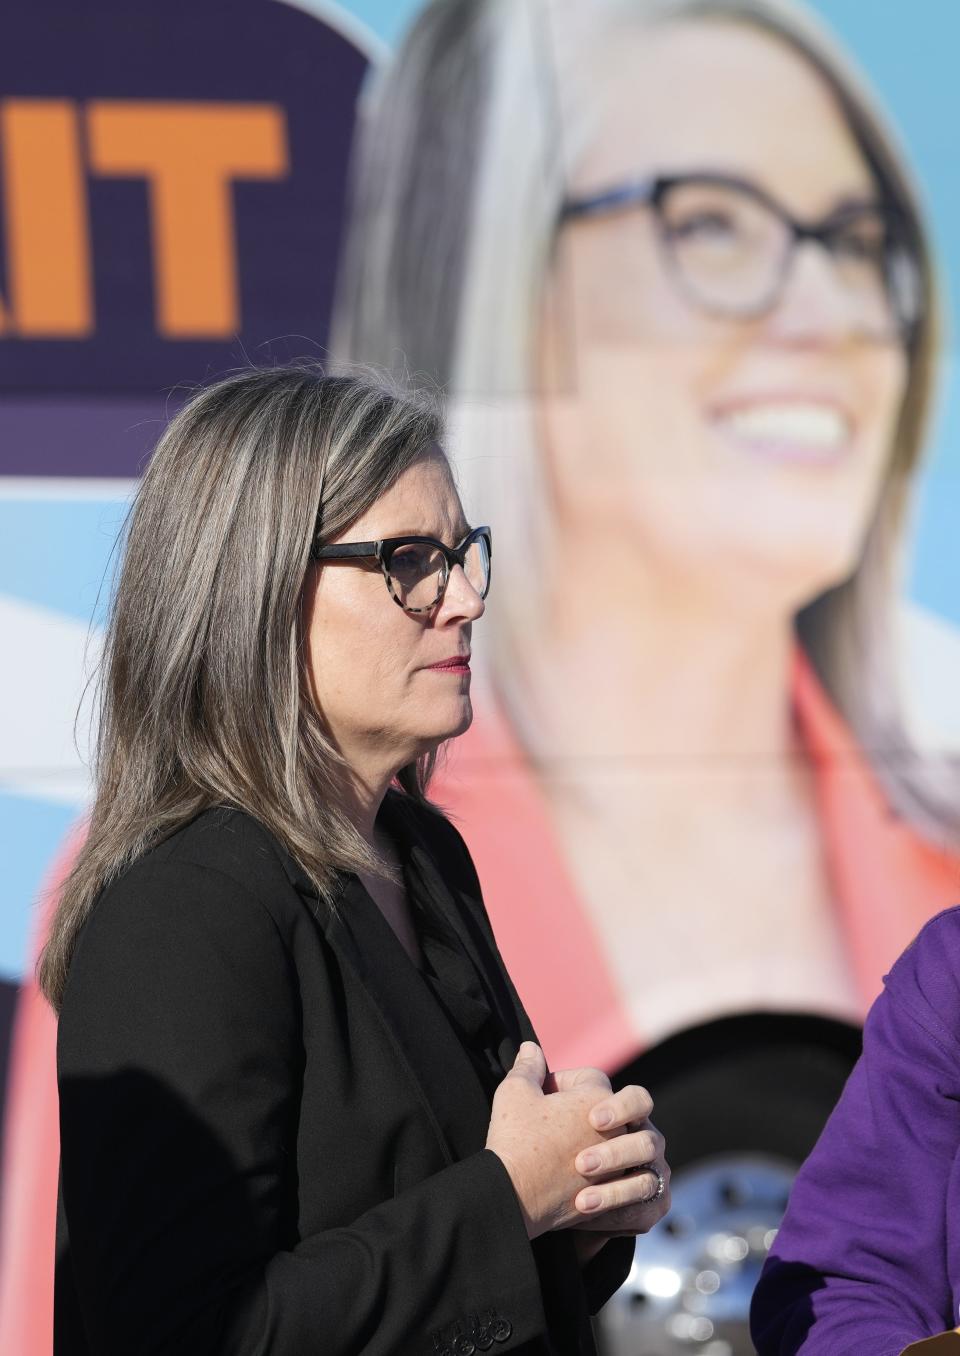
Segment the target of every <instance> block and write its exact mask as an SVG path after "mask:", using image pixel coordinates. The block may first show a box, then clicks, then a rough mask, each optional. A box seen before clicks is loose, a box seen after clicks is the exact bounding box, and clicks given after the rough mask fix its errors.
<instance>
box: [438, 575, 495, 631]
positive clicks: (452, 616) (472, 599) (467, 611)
mask: <svg viewBox="0 0 960 1356" xmlns="http://www.w3.org/2000/svg"><path fill="white" fill-rule="evenodd" d="M485 611H486V603H485V602H484V601H483V599H482V598H481V597H480V594H479V593H478V592H477V590H476V589H475V588H474V587H473V585H472V584H471V583H470V580H469V579H468V578H467V576H466V573H465V571H464V569H463V566H462V565H454V567H453V569H452V570H451V571H450V574H449V576H448V577H447V586H446V588H445V589H444V591H443V597H442V599H441V600H440V618H441V619H442V620H444V621H450V620H460V619H464V618H465V619H466V620H467V621H476V620H477V619H478V618H479V617H482V616H483V614H484V612H485Z"/></svg>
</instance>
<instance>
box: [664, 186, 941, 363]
mask: <svg viewBox="0 0 960 1356" xmlns="http://www.w3.org/2000/svg"><path fill="white" fill-rule="evenodd" d="M659 215H660V221H661V226H662V231H663V238H664V241H665V243H666V245H667V248H668V250H669V253H670V257H671V259H672V261H673V263H674V266H675V268H676V270H677V273H678V276H679V278H680V280H681V282H682V283H683V285H684V287H685V288H686V290H687V291H688V293H689V294H690V296H691V299H692V300H693V301H695V302H698V303H699V304H701V305H703V306H705V307H707V308H709V309H711V310H715V311H717V312H720V313H722V314H728V315H750V314H757V313H759V312H761V311H763V310H765V309H766V308H768V307H769V306H771V305H772V304H773V303H774V302H775V301H776V298H777V295H778V293H779V290H780V288H781V287H782V286H783V283H784V280H785V278H786V275H787V271H788V268H789V266H790V263H791V255H792V252H793V249H794V247H795V245H796V243H797V242H796V239H795V237H794V234H793V231H792V230H791V228H790V226H789V225H788V223H787V222H786V221H785V220H784V219H783V218H782V217H780V216H779V215H778V214H777V213H776V211H774V210H773V209H772V208H771V207H769V206H768V205H767V204H765V203H764V202H762V201H761V200H760V199H758V198H756V197H754V196H753V195H752V194H750V193H748V192H745V191H743V190H741V189H738V188H737V187H736V186H733V185H727V184H710V183H706V182H704V183H697V182H689V183H677V184H673V185H671V186H670V187H669V188H668V189H667V191H666V192H665V193H664V194H663V196H662V198H661V200H660V203H659ZM825 243H826V247H827V249H828V251H829V254H830V259H831V262H832V265H833V269H834V273H835V276H836V279H837V281H838V283H839V284H840V289H841V293H842V296H843V298H844V301H845V304H846V306H847V308H848V318H849V321H850V324H851V326H853V327H854V328H855V329H856V330H857V331H858V332H860V333H863V334H866V335H870V336H876V337H889V336H891V335H894V334H896V333H898V332H899V331H901V330H902V329H903V327H904V325H905V324H908V323H909V322H910V320H911V319H913V318H914V317H911V316H909V315H907V314H905V313H904V312H905V311H907V310H908V309H909V305H910V297H909V296H908V295H907V293H908V292H909V291H910V288H911V285H912V279H911V277H910V276H909V275H910V273H911V264H912V260H911V257H910V255H909V254H908V252H907V250H906V248H905V247H904V246H903V245H901V244H899V243H898V242H897V241H896V240H895V238H894V236H893V234H892V231H891V226H890V223H889V221H888V220H887V219H886V216H885V214H884V212H883V211H882V209H880V208H875V207H870V206H865V207H863V208H862V209H858V210H857V211H856V212H851V213H850V214H848V215H846V216H844V217H843V218H838V220H837V223H836V226H835V227H834V228H832V229H831V230H830V231H829V234H828V235H827V238H826V242H825Z"/></svg>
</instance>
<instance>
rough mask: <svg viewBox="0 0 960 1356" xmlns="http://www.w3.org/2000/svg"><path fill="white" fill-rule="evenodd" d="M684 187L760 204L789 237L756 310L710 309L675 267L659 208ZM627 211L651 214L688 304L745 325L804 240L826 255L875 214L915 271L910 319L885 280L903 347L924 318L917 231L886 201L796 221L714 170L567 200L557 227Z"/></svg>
mask: <svg viewBox="0 0 960 1356" xmlns="http://www.w3.org/2000/svg"><path fill="white" fill-rule="evenodd" d="M686 184H705V185H707V186H710V187H719V188H731V189H734V190H736V191H737V192H740V193H743V194H744V195H745V196H747V197H750V198H752V199H753V200H754V201H755V202H757V203H760V204H761V206H763V207H765V208H766V209H767V210H768V211H769V212H771V213H772V214H773V215H774V216H776V217H778V218H779V220H780V221H782V222H783V224H784V226H786V228H787V230H788V233H789V234H788V247H787V249H786V250H785V251H784V255H783V262H782V263H781V266H780V276H779V278H778V279H777V281H776V283H775V284H774V286H773V287H772V288H771V290H770V293H769V295H768V296H766V297H764V298H763V300H762V301H760V302H758V303H757V304H756V305H755V306H745V307H743V309H738V308H735V307H725V306H719V305H713V304H711V303H710V302H709V301H707V300H706V299H705V298H704V297H702V296H701V295H700V294H699V293H698V292H697V290H696V287H695V286H693V285H691V283H690V282H689V280H688V279H687V278H686V277H685V276H684V272H683V268H682V266H681V265H680V263H679V262H678V260H677V258H676V255H675V253H674V251H673V249H672V248H671V244H670V241H669V239H668V232H667V229H666V222H665V220H664V216H663V211H662V206H663V201H664V199H665V198H666V196H667V195H668V194H669V193H670V191H671V190H672V189H674V188H676V187H677V186H679V185H686ZM629 207H650V208H652V209H653V214H654V219H655V221H656V225H657V239H658V242H659V245H660V249H661V252H662V254H663V257H664V259H665V261H666V264H667V266H668V268H669V269H670V271H671V273H672V274H673V276H674V278H675V279H676V282H677V284H678V286H679V287H680V290H681V292H682V293H683V295H684V296H686V297H687V298H688V300H690V301H691V302H692V303H693V304H694V305H695V306H698V307H699V308H700V309H701V310H703V311H705V312H707V313H708V314H713V315H720V316H726V317H732V318H741V319H745V320H746V319H752V318H756V317H757V316H761V315H764V314H766V313H767V312H768V311H770V310H772V308H773V307H774V306H775V305H776V304H777V301H778V299H779V297H780V295H781V293H782V290H783V287H784V285H785V283H786V280H787V278H788V276H789V273H790V268H791V265H792V263H793V256H794V254H795V252H796V249H797V246H798V245H801V244H803V243H804V242H805V241H813V242H815V243H816V244H818V245H820V247H821V248H822V249H824V250H826V252H827V253H828V254H830V253H831V240H832V238H833V237H835V236H836V235H837V234H838V233H839V232H840V231H841V230H842V229H843V228H844V227H845V226H847V225H849V223H850V222H851V221H853V220H856V218H857V217H859V216H861V215H863V213H864V212H867V211H871V212H876V213H878V214H879V215H880V216H882V217H883V219H884V222H885V224H886V225H887V226H888V228H890V229H891V236H892V238H894V239H895V240H896V241H897V243H898V244H899V245H900V246H901V248H902V250H903V253H904V256H905V257H906V258H907V259H908V260H909V261H910V263H911V265H912V267H913V271H914V276H913V278H912V279H911V283H912V284H913V294H914V297H915V298H916V300H915V305H914V306H913V310H914V312H915V314H912V315H908V314H906V313H905V303H904V298H903V296H902V290H903V289H902V287H899V288H898V286H897V284H896V280H895V279H894V278H892V277H891V275H890V272H889V271H887V272H886V275H885V282H886V288H887V295H888V297H889V300H890V307H891V311H892V313H893V318H894V323H895V325H896V328H897V331H898V333H899V335H900V337H901V339H902V340H903V341H904V342H905V343H910V342H911V340H912V339H913V336H914V334H915V332H916V328H917V326H918V324H919V323H920V321H921V319H922V316H923V311H922V281H921V264H920V251H919V248H918V245H917V242H916V238H915V237H916V232H915V230H914V228H913V227H912V225H911V222H910V220H909V218H908V217H907V216H906V215H905V213H904V212H903V210H902V209H901V208H900V207H899V206H898V205H897V204H896V203H894V202H892V201H891V200H890V199H889V198H883V197H881V198H878V200H877V201H876V202H872V203H867V202H864V203H858V204H856V205H854V206H851V207H848V208H840V209H839V210H838V211H836V212H833V213H831V214H830V215H829V216H827V217H825V218H824V219H823V220H822V221H820V222H810V221H800V220H799V219H798V218H797V217H794V216H793V215H792V214H791V213H790V212H788V211H787V209H786V208H785V207H784V206H783V205H782V204H781V203H779V202H777V201H776V199H774V198H772V197H771V196H770V194H769V193H766V192H764V190H763V189H762V188H761V187H760V186H759V185H758V184H755V183H752V182H751V181H750V180H749V179H741V178H738V177H737V176H736V175H732V174H723V173H720V172H718V171H716V170H699V171H695V172H694V171H690V172H687V173H683V174H657V175H653V176H650V177H645V178H644V177H641V178H636V179H630V180H628V181H627V182H625V183H622V184H615V185H612V186H611V187H610V188H606V189H601V190H599V191H598V192H596V193H591V194H585V195H583V196H581V197H572V198H566V199H564V201H563V203H562V204H561V207H560V214H559V218H558V220H559V224H560V225H562V224H563V223H565V222H567V221H574V220H578V219H581V218H590V217H600V216H606V215H607V214H609V213H612V212H618V211H621V210H623V209H624V208H629Z"/></svg>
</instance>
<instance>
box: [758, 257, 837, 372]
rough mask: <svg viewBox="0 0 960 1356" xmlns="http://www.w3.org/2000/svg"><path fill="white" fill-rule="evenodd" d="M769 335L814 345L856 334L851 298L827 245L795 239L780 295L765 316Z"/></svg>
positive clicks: (833, 341) (788, 341) (782, 339)
mask: <svg viewBox="0 0 960 1356" xmlns="http://www.w3.org/2000/svg"><path fill="white" fill-rule="evenodd" d="M766 329H767V332H768V334H769V335H770V336H771V338H773V339H776V340H779V341H780V342H782V343H785V344H797V345H810V346H814V345H817V344H823V343H836V342H837V341H838V340H843V339H848V338H850V337H851V336H855V335H856V320H855V317H854V313H853V307H852V306H851V299H850V297H849V296H847V295H846V294H845V290H844V285H843V283H842V281H841V279H840V278H839V277H838V275H837V270H836V267H835V265H834V262H833V259H832V258H831V256H830V254H829V252H828V250H827V249H825V248H824V246H823V245H822V244H821V243H820V242H819V241H817V240H804V241H802V242H800V243H798V245H797V248H796V250H795V251H794V254H793V258H792V259H791V261H790V270H789V273H788V274H787V277H786V278H785V279H784V284H783V290H782V292H781V294H780V298H779V300H778V301H777V304H776V305H775V306H774V308H773V309H772V311H771V312H770V313H769V315H768V316H767V322H766Z"/></svg>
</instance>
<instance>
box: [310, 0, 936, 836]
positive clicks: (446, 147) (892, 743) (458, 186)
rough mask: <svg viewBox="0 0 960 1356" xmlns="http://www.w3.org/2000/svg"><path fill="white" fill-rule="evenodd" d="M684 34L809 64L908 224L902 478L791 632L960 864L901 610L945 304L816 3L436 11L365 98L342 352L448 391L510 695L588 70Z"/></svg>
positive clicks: (859, 92) (537, 511)
mask: <svg viewBox="0 0 960 1356" xmlns="http://www.w3.org/2000/svg"><path fill="white" fill-rule="evenodd" d="M685 22H710V23H742V24H747V25H753V26H755V27H758V28H760V29H761V30H762V31H764V32H765V33H768V34H771V35H773V36H774V37H776V38H777V39H778V40H780V41H782V42H784V43H786V44H787V45H788V46H789V47H791V48H792V49H793V50H794V51H796V52H798V53H799V54H800V55H801V56H802V57H803V58H804V59H805V60H806V61H808V62H809V63H810V64H811V66H812V67H813V68H814V69H815V70H816V71H818V72H819V74H820V75H821V77H822V78H823V79H824V81H825V82H826V84H827V85H828V86H829V88H830V89H831V90H832V91H833V93H834V95H835V97H836V99H837V102H838V104H839V107H840V109H841V110H842V112H843V115H844V117H845V119H846V121H847V123H848V125H849V127H850V130H851V133H852V134H853V136H854V138H855V140H856V142H857V144H858V146H859V147H860V149H861V152H862V154H863V156H864V159H865V160H866V162H867V163H868V164H869V166H870V167H871V170H872V172H873V174H874V176H875V178H876V181H877V184H878V187H879V188H880V190H881V191H882V192H883V194H884V195H885V196H886V197H887V198H888V199H889V200H890V201H891V202H892V203H894V204H895V205H896V206H897V207H898V208H899V210H900V212H901V215H902V217H903V219H904V220H905V221H906V222H907V223H908V226H909V230H910V236H911V239H912V241H913V243H914V248H915V252H916V257H917V261H918V264H919V275H920V289H921V293H922V296H921V308H920V309H921V319H920V322H919V323H918V324H917V326H916V327H915V330H914V332H913V334H912V336H911V339H910V342H909V346H908V352H907V357H908V360H909V378H908V383H907V389H906V392H905V396H904V400H903V404H902V407H901V410H900V418H899V427H898V429H897V432H896V436H895V439H894V444H893V446H892V448H891V454H890V457H889V461H888V464H887V471H886V479H885V482H884V484H883V487H882V490H881V493H880V495H879V497H878V500H877V503H876V507H875V511H874V514H873V519H872V522H871V523H870V525H869V529H868V531H867V533H866V537H865V540H864V544H863V549H862V553H861V557H860V560H859V563H858V565H857V567H856V569H855V570H854V571H853V573H852V574H851V575H850V577H849V578H847V579H845V580H840V581H838V582H837V584H836V586H835V587H832V588H830V589H828V590H827V591H825V592H824V593H822V594H821V595H820V596H819V597H817V598H815V599H813V600H812V601H811V602H810V603H809V604H808V605H807V606H805V607H804V608H802V609H801V610H800V612H799V613H798V614H797V616H796V618H795V627H796V633H797V636H798V639H799V642H800V644H801V646H802V648H803V650H804V652H805V653H806V654H807V656H808V657H809V658H810V660H811V661H812V663H813V666H814V669H815V671H816V673H817V675H818V677H819V679H820V681H821V683H822V684H823V686H824V688H825V689H826V691H827V692H828V693H829V695H830V697H831V699H832V701H833V702H834V704H835V705H836V707H837V708H838V710H839V711H840V713H841V714H842V716H843V717H844V719H845V721H846V722H847V724H848V725H849V726H850V727H851V729H852V730H853V731H854V733H855V735H856V737H857V741H858V743H859V745H860V747H861V748H862V749H863V750H864V752H865V754H866V756H867V758H868V759H869V760H870V763H871V765H872V767H873V769H874V771H875V773H876V775H877V776H878V778H879V779H880V781H881V782H882V783H883V785H884V787H885V789H886V792H887V794H888V796H889V798H890V801H891V803H892V804H893V806H894V807H895V808H896V809H897V810H898V811H899V812H900V813H901V814H903V815H904V816H905V817H906V818H907V819H908V820H910V821H912V822H913V823H915V824H916V825H917V827H918V828H920V829H921V830H922V831H923V832H925V834H926V835H927V836H928V837H929V838H931V839H932V840H934V841H935V842H937V843H938V844H940V845H945V846H950V847H953V848H956V847H958V846H960V776H958V773H957V767H956V763H955V760H954V759H952V758H950V757H947V756H944V755H937V754H933V753H931V754H928V753H920V752H919V751H918V750H917V749H916V748H915V746H914V741H913V738H912V736H911V734H910V732H909V729H908V722H907V720H906V717H905V713H904V709H903V705H902V701H901V694H900V691H899V681H898V662H897V653H896V622H895V606H894V605H895V600H896V595H897V591H898V587H899V584H900V571H901V564H902V556H903V542H904V534H905V530H906V527H907V523H908V519H909V506H910V495H911V489H912V482H913V479H914V476H915V472H916V469H917V466H918V463H919V461H920V458H921V456H922V452H923V446H924V441H925V435H926V429H927V424H928V421H929V414H930V409H931V405H932V397H933V388H934V385H935V376H936V371H935V369H936V360H937V354H938V350H939V318H938V304H937V291H938V289H937V286H936V278H935V274H934V270H933V265H932V262H931V258H930V252H929V246H928V233H927V229H926V225H925V222H924V219H923V213H922V210H921V206H920V203H919V199H918V195H917V192H916V190H915V187H914V185H913V182H912V176H911V174H910V172H909V168H908V165H907V162H906V158H905V157H904V155H903V153H902V151H901V149H900V147H899V145H898V143H897V140H896V137H895V136H894V135H893V133H892V131H891V129H890V128H889V126H888V125H887V122H886V120H885V118H884V116H883V114H882V112H881V110H880V109H879V107H878V104H877V102H876V100H875V99H874V98H873V96H872V95H871V93H870V91H869V89H868V88H867V85H866V83H865V82H864V80H863V78H862V77H861V75H860V73H859V72H858V71H857V70H856V69H855V68H854V67H853V65H852V64H851V62H850V60H849V59H848V57H847V56H846V55H845V54H844V53H843V51H842V50H841V49H840V47H839V46H838V44H837V43H836V41H835V40H834V39H833V38H832V37H831V35H830V34H829V33H828V32H827V30H826V29H825V28H824V27H823V26H822V25H821V24H820V23H819V22H818V21H817V20H816V18H815V17H814V16H813V14H812V13H811V12H810V11H809V10H808V9H807V8H805V7H803V6H801V5H799V4H795V3H793V2H792V0H589V3H588V2H587V0H433V3H430V4H427V5H426V6H425V7H424V9H423V10H422V11H421V13H420V15H419V17H418V19H417V21H416V22H415V23H414V25H413V27H412V28H411V30H410V32H409V33H408V34H407V37H406V39H405V40H404V42H403V43H402V45H401V47H400V48H399V50H398V52H397V55H396V57H395V58H394V59H392V60H390V61H388V62H387V63H386V65H385V67H384V69H383V71H382V73H380V75H379V78H378V79H374V80H373V81H372V83H371V86H370V88H369V89H368V90H367V92H366V96H365V101H364V107H363V109H362V128H361V136H360V138H359V142H358V154H357V161H356V173H355V182H354V188H353V219H352V221H351V222H350V224H349V229H348V234H347V255H346V260H345V266H344V268H343V270H342V280H341V286H340V290H339V295H338V298H337V305H336V308H335V318H334V327H333V337H332V341H331V342H332V347H333V350H334V352H336V353H337V354H338V356H340V357H342V358H346V359H350V360H359V361H364V362H377V363H383V364H385V365H388V366H389V365H397V364H400V365H401V367H403V368H404V369H406V370H409V371H411V372H413V373H414V374H416V373H418V372H423V373H425V374H427V375H428V376H429V377H430V379H432V380H433V381H434V382H438V383H440V384H441V385H442V386H443V387H444V389H445V391H446V393H447V395H448V397H449V400H450V423H451V429H450V434H449V444H448V445H449V447H450V450H451V455H452V456H453V457H454V459H455V461H456V462H457V465H458V471H459V478H460V482H461V485H462V488H463V492H464V495H465V497H466V499H467V508H468V512H470V511H472V510H473V509H474V508H475V509H476V510H477V511H478V512H480V513H482V514H483V515H484V516H486V517H489V518H490V519H491V520H492V521H495V522H496V524H497V532H498V536H497V551H498V555H499V557H500V561H501V567H502V571H503V572H504V573H505V574H506V575H507V576H508V577H522V578H524V580H525V581H526V587H525V589H524V590H523V596H522V597H515V596H514V597H511V600H510V608H509V609H508V608H506V607H504V606H503V604H502V601H501V602H500V603H499V604H498V605H497V606H496V607H495V608H494V609H493V610H492V611H491V613H490V618H489V621H488V624H487V629H486V635H487V642H488V651H489V653H490V654H491V656H492V664H493V667H494V670H495V671H496V668H497V664H498V662H499V663H500V664H501V666H502V672H503V673H504V674H506V675H507V676H508V680H509V675H510V674H512V673H515V672H516V671H517V667H518V656H519V654H520V653H521V651H522V644H523V639H522V638H523V634H524V628H525V616H524V612H523V609H524V608H528V609H529V608H535V607H536V606H537V580H536V572H535V569H534V568H533V566H532V564H531V562H536V561H537V560H549V559H550V558H551V557H550V543H551V537H550V533H551V522H550V518H549V500H550V495H549V492H548V487H547V484H546V478H545V475H544V469H543V465H542V462H543V458H542V456H541V455H540V454H539V452H538V446H537V443H538V439H537V431H536V425H535V416H534V413H533V401H532V400H531V399H529V398H528V397H529V396H530V394H531V393H532V392H534V391H535V387H536V380H535V377H534V375H533V374H534V358H533V355H534V353H535V334H536V326H537V323H538V315H539V300H540V298H541V296H542V290H543V281H544V278H545V276H546V274H547V270H548V269H549V267H550V262H551V254H552V250H553V244H554V240H555V238H556V223H557V220H558V216H559V212H560V208H561V204H562V202H563V199H564V196H565V193H566V191H567V185H568V183H569V181H570V171H571V168H572V167H573V166H574V165H575V164H576V162H577V159H578V157H579V156H580V154H581V153H582V151H583V148H584V147H585V145H588V144H589V141H590V137H591V134H592V131H593V127H594V123H595V119H596V114H597V108H598V106H599V102H600V100H601V99H602V93H603V92H602V89H601V88H598V82H597V79H596V71H595V69H594V67H593V65H592V64H591V54H592V53H594V52H596V51H598V50H600V47H601V44H603V43H605V42H607V43H609V42H610V41H611V38H612V37H615V36H616V34H617V32H618V31H622V29H623V27H624V26H625V25H634V26H636V25H643V24H647V25H655V24H673V23H685ZM503 448H509V449H510V453H511V455H510V462H509V472H508V473H507V470H506V468H505V462H504V459H503V454H502V449H503ZM471 501H472V502H471ZM478 501H482V502H478Z"/></svg>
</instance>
